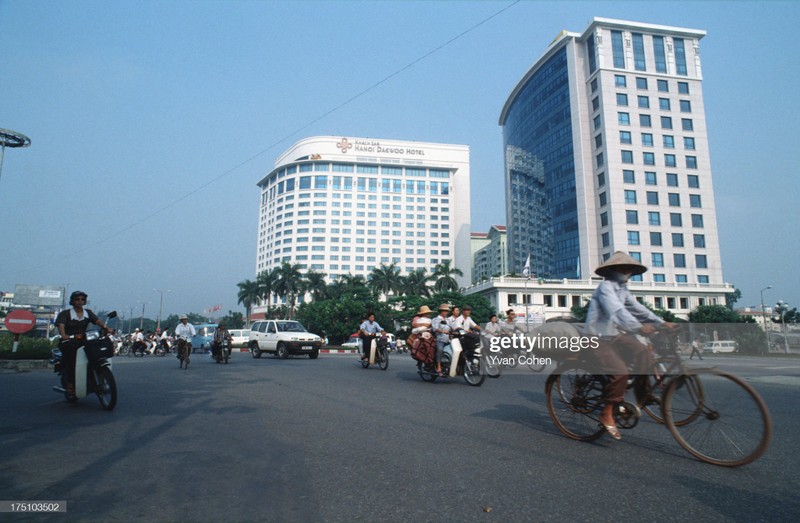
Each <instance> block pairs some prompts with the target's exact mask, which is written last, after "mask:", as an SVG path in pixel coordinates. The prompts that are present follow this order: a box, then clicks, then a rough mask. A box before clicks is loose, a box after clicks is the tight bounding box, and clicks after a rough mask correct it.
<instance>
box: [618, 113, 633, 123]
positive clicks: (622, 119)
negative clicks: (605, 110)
mask: <svg viewBox="0 0 800 523" xmlns="http://www.w3.org/2000/svg"><path fill="white" fill-rule="evenodd" d="M617 122H618V123H619V124H620V125H630V124H631V115H630V114H628V113H617Z"/></svg>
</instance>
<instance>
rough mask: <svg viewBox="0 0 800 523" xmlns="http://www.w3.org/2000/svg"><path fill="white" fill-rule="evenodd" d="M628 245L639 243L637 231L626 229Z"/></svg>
mask: <svg viewBox="0 0 800 523" xmlns="http://www.w3.org/2000/svg"><path fill="white" fill-rule="evenodd" d="M628 245H639V232H638V231H628Z"/></svg>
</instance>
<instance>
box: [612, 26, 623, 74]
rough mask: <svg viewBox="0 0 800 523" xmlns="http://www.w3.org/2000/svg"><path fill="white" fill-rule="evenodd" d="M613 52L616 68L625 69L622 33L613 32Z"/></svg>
mask: <svg viewBox="0 0 800 523" xmlns="http://www.w3.org/2000/svg"><path fill="white" fill-rule="evenodd" d="M611 51H612V54H613V56H614V67H616V68H617V69H625V50H624V49H623V47H622V31H611Z"/></svg>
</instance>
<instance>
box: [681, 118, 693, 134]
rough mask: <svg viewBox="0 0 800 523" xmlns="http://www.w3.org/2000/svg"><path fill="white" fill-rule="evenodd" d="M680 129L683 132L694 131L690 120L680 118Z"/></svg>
mask: <svg viewBox="0 0 800 523" xmlns="http://www.w3.org/2000/svg"><path fill="white" fill-rule="evenodd" d="M681 127H682V128H683V130H684V131H694V124H693V123H692V119H691V118H681Z"/></svg>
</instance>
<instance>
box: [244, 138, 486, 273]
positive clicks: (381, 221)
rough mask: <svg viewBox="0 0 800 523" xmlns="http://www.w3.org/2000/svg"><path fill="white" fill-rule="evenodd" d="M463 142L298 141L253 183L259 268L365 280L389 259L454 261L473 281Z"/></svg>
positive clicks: (411, 263)
mask: <svg viewBox="0 0 800 523" xmlns="http://www.w3.org/2000/svg"><path fill="white" fill-rule="evenodd" d="M469 180H470V176H469V147H467V146H465V145H450V144H437V143H424V142H404V141H396V140H382V139H371V138H352V137H344V138H343V137H333V136H315V137H311V138H306V139H304V140H301V141H299V142H297V143H296V144H294V145H293V146H292V147H291V148H289V150H287V151H286V152H285V153H283V154H282V155H281V156H280V157H278V159H277V160H276V162H275V168H274V169H273V170H272V171H271V172H270V173H269V174H268V175H267V176H265V177H264V178H263V179H262V180H261V181H260V182H258V186H259V188H260V189H261V207H260V214H259V226H258V248H257V261H256V273H260V272H262V271H269V270H271V269H272V268H274V267H278V266H280V264H281V263H282V262H284V261H287V262H290V263H293V264H294V263H296V264H299V265H300V267H301V271H302V272H305V271H306V270H309V269H313V270H315V271H316V272H324V273H326V274H327V275H328V277H329V280H330V279H332V278H335V277H336V276H338V275H346V274H351V275H354V276H355V275H362V276H364V277H366V276H368V275H369V273H370V272H371V271H372V270H373V269H374V268H376V267H379V266H381V265H384V264H385V265H389V264H392V263H394V264H395V265H396V266H397V267H399V268H400V270H401V274H404V275H405V274H408V273H409V272H411V271H413V270H415V269H419V268H424V269H426V270H427V271H428V272H429V273H430V272H431V271H432V269H433V268H434V267H435V266H436V265H437V264H439V263H442V262H444V261H445V260H451V262H452V265H453V266H455V267H458V268H459V269H461V270H462V271H463V273H464V276H463V277H460V278H457V279H459V284H460V285H462V286H466V285H467V284H468V283H469V282H470V278H471V259H470V243H469V242H470V231H469V228H470V214H469V198H470V191H469Z"/></svg>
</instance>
